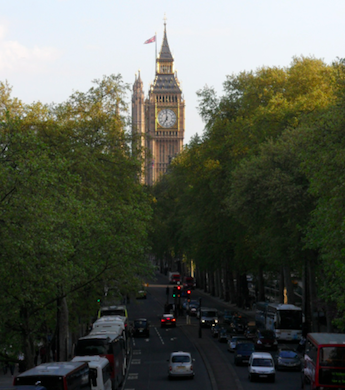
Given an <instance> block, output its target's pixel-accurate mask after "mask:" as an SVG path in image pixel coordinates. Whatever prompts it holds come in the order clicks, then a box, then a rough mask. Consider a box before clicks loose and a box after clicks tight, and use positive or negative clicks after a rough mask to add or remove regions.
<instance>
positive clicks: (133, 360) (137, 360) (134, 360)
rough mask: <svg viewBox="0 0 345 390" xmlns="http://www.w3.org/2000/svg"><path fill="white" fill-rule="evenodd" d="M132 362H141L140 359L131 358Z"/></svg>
mask: <svg viewBox="0 0 345 390" xmlns="http://www.w3.org/2000/svg"><path fill="white" fill-rule="evenodd" d="M132 364H141V359H132Z"/></svg>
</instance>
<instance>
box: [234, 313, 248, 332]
mask: <svg viewBox="0 0 345 390" xmlns="http://www.w3.org/2000/svg"><path fill="white" fill-rule="evenodd" d="M230 327H231V331H232V332H233V333H244V330H245V329H246V327H247V320H246V319H245V318H244V317H242V316H236V317H233V319H232V321H231V323H230Z"/></svg>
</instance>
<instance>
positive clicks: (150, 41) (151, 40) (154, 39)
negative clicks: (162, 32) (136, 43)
mask: <svg viewBox="0 0 345 390" xmlns="http://www.w3.org/2000/svg"><path fill="white" fill-rule="evenodd" d="M152 42H156V36H155V35H154V36H153V37H152V38H150V39H148V40H147V41H145V42H144V45H145V44H146V43H152Z"/></svg>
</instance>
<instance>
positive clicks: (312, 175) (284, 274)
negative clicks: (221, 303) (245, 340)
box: [151, 57, 345, 331]
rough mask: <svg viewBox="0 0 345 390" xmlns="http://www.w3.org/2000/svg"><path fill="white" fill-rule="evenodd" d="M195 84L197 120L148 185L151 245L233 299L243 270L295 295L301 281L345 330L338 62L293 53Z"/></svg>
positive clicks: (344, 137)
mask: <svg viewBox="0 0 345 390" xmlns="http://www.w3.org/2000/svg"><path fill="white" fill-rule="evenodd" d="M223 86H224V92H223V94H222V96H217V94H216V92H215V90H214V89H213V88H211V87H208V86H205V87H204V88H203V89H201V90H200V91H198V97H199V112H200V115H201V116H202V118H203V120H204V122H205V132H204V134H203V135H202V137H200V136H198V135H195V136H194V138H193V139H192V140H191V141H190V143H189V144H188V145H187V146H186V147H185V148H184V151H183V152H182V153H181V154H180V155H179V156H178V157H176V158H175V159H174V160H173V161H172V163H171V165H170V167H169V171H168V173H167V174H166V175H165V176H164V177H163V178H162V180H160V181H159V182H158V183H157V184H156V185H155V186H154V187H153V188H152V194H153V199H154V204H153V208H154V220H153V226H154V231H153V233H152V237H151V239H152V247H153V252H154V254H155V256H156V257H157V258H158V259H160V260H161V265H162V266H164V264H168V265H169V268H173V267H174V264H173V261H174V260H175V259H180V261H181V262H182V265H183V266H184V267H186V268H187V269H188V267H189V264H191V261H193V263H194V264H195V265H196V270H197V273H196V276H197V282H198V284H199V286H200V287H202V288H205V289H208V290H209V292H210V293H212V294H214V295H217V296H220V297H222V298H224V299H225V300H227V301H232V302H234V303H237V304H238V305H240V306H242V305H245V304H246V301H247V300H248V287H247V280H246V279H247V278H246V276H247V275H248V274H249V275H252V276H253V279H254V281H255V284H256V287H257V297H256V299H258V300H260V301H263V300H265V299H266V298H267V297H266V296H265V283H266V280H267V278H271V279H275V280H278V281H279V292H280V302H283V294H284V290H285V291H286V296H287V299H288V303H294V300H295V295H294V293H293V290H294V289H293V287H294V285H293V280H296V279H299V280H301V281H302V282H303V303H302V304H303V309H304V313H305V315H306V321H307V325H308V330H309V331H310V330H314V331H315V330H317V324H316V320H315V315H313V313H316V312H317V311H322V312H323V313H325V314H326V318H327V319H328V322H327V329H328V331H332V330H338V331H345V310H344V309H345V297H344V285H345V245H344V244H345V236H344V222H345V219H344V217H345V187H344V183H345V177H344V176H345V62H344V61H343V60H339V59H338V60H336V61H334V63H332V64H331V65H327V64H325V63H324V62H323V61H322V60H319V59H315V58H305V57H300V58H294V59H293V60H292V62H291V65H290V66H288V67H287V68H276V67H263V68H260V69H257V70H256V71H250V72H241V73H239V74H237V75H231V76H228V77H227V78H226V80H225V82H224V84H223Z"/></svg>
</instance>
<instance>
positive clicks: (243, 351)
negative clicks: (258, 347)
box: [234, 341, 255, 366]
mask: <svg viewBox="0 0 345 390" xmlns="http://www.w3.org/2000/svg"><path fill="white" fill-rule="evenodd" d="M234 352H235V353H234V363H235V366H238V365H240V364H244V363H248V362H249V358H250V356H251V354H252V353H253V352H255V346H254V343H253V342H251V341H247V342H243V343H238V344H237V345H236V347H235V351H234Z"/></svg>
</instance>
